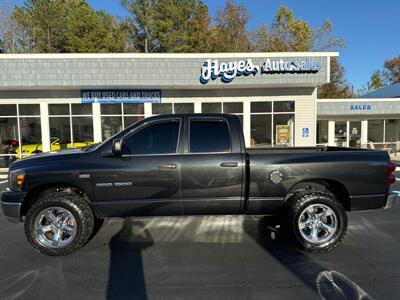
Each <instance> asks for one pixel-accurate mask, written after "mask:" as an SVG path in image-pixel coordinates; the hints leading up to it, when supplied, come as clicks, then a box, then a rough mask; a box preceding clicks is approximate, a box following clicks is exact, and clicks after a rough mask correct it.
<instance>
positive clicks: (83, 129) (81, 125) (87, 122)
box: [72, 116, 93, 148]
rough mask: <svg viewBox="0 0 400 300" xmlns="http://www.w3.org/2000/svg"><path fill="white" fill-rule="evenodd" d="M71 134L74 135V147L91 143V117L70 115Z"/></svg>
mask: <svg viewBox="0 0 400 300" xmlns="http://www.w3.org/2000/svg"><path fill="white" fill-rule="evenodd" d="M72 136H73V137H74V148H79V147H86V146H89V145H90V144H93V119H92V117H75V116H74V117H72Z"/></svg>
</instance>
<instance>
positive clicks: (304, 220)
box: [284, 189, 347, 253]
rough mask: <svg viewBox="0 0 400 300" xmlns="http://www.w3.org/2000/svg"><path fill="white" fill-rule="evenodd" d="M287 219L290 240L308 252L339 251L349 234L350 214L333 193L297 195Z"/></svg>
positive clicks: (286, 227)
mask: <svg viewBox="0 0 400 300" xmlns="http://www.w3.org/2000/svg"><path fill="white" fill-rule="evenodd" d="M323 212H325V215H324V214H323ZM285 218H286V220H285V221H286V222H284V227H285V229H286V231H287V233H288V234H289V237H290V238H291V239H292V240H294V242H295V243H296V244H297V245H298V246H299V247H300V248H301V249H303V250H305V251H308V252H313V253H321V252H327V251H330V250H332V249H334V248H336V247H337V246H338V245H339V243H340V242H341V241H342V240H343V238H344V236H345V234H346V231H347V215H346V211H345V210H344V208H343V206H342V205H341V204H340V203H339V201H338V200H337V199H336V198H335V196H334V195H333V194H331V193H329V192H328V193H327V192H321V191H314V190H309V189H307V190H304V191H302V192H299V193H296V194H295V195H293V197H292V198H291V199H290V200H289V202H288V205H287V207H286V213H285Z"/></svg>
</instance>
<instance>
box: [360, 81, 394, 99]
mask: <svg viewBox="0 0 400 300" xmlns="http://www.w3.org/2000/svg"><path fill="white" fill-rule="evenodd" d="M395 97H400V83H395V84H392V85H390V86H387V87H384V88H381V89H379V90H376V91H373V92H370V93H367V94H364V95H362V96H360V98H395Z"/></svg>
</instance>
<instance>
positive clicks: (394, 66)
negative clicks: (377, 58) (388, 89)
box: [383, 55, 400, 84]
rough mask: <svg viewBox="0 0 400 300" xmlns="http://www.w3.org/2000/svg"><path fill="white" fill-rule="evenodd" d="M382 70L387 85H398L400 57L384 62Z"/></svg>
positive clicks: (399, 79)
mask: <svg viewBox="0 0 400 300" xmlns="http://www.w3.org/2000/svg"><path fill="white" fill-rule="evenodd" d="M384 68H385V70H384V71H383V72H384V76H385V78H386V80H387V81H388V84H395V83H400V55H399V56H397V57H394V58H392V59H389V60H386V61H385V63H384Z"/></svg>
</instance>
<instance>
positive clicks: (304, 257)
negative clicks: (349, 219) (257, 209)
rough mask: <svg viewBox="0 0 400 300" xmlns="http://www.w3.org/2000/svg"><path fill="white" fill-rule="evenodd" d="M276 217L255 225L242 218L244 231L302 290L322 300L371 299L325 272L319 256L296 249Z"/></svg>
mask: <svg viewBox="0 0 400 300" xmlns="http://www.w3.org/2000/svg"><path fill="white" fill-rule="evenodd" d="M279 223H280V222H279V219H278V218H277V217H262V218H260V219H259V220H258V222H256V221H255V220H254V219H250V218H246V219H245V220H244V222H243V228H244V231H245V232H246V233H247V234H248V235H249V236H250V237H251V238H252V239H253V240H255V241H256V242H257V243H258V244H259V245H260V246H262V247H263V249H265V250H266V251H267V252H268V253H269V254H271V255H272V257H273V258H274V259H276V260H277V261H278V262H279V263H280V264H281V265H282V266H284V267H285V268H286V269H287V270H288V271H290V272H291V273H293V274H294V275H295V276H296V277H297V278H298V279H299V280H300V281H301V282H302V283H303V284H304V285H305V286H307V287H308V288H310V289H311V290H313V291H314V293H315V296H316V297H318V296H319V297H320V298H322V299H371V298H370V296H369V295H368V294H367V293H366V292H365V291H364V290H362V289H361V287H359V286H358V285H357V284H356V283H355V282H353V281H352V280H350V279H349V278H347V277H346V276H344V275H343V274H341V273H339V272H337V271H334V270H327V269H326V267H325V266H324V265H322V264H320V263H319V262H318V261H316V257H318V256H321V254H312V253H310V254H309V253H306V252H302V251H300V250H298V249H296V248H295V247H296V246H295V245H294V243H293V242H291V241H290V240H288V239H287V238H286V237H285V236H284V235H283V233H282V232H281V231H280V228H279V225H280V224H279Z"/></svg>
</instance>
